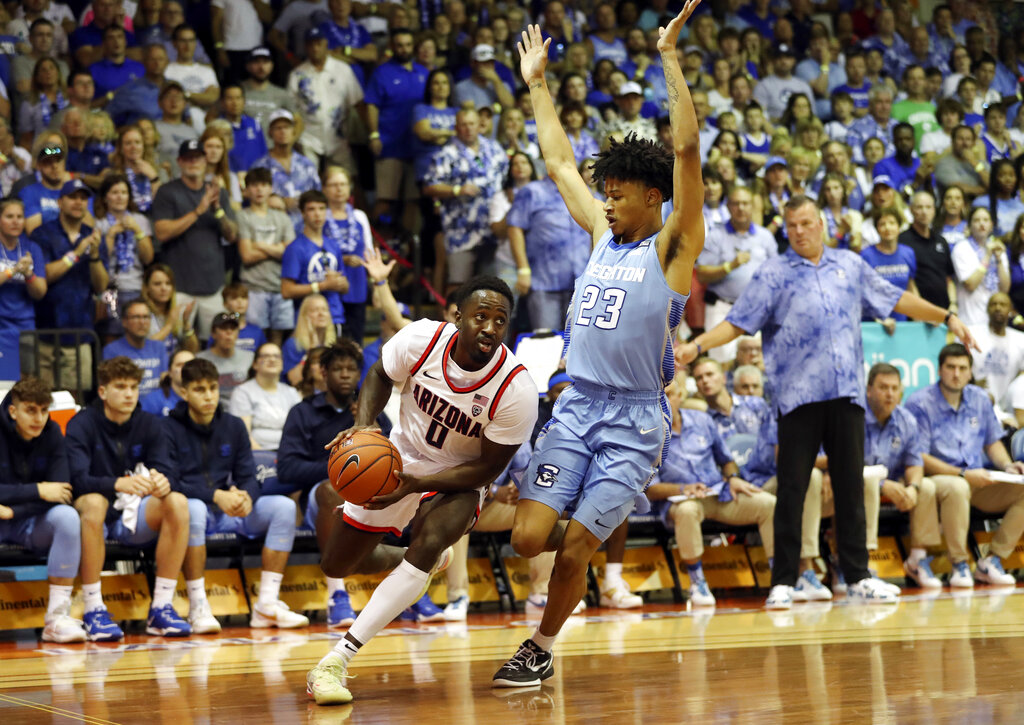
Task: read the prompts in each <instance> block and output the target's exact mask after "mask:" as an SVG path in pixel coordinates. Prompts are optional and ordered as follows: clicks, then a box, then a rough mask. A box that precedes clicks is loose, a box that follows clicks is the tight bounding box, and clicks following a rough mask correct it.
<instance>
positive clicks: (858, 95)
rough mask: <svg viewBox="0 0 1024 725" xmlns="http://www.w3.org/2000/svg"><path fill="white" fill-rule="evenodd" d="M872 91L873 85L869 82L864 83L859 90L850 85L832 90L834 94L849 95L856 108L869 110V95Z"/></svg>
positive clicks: (846, 84)
mask: <svg viewBox="0 0 1024 725" xmlns="http://www.w3.org/2000/svg"><path fill="white" fill-rule="evenodd" d="M870 91H871V84H870V83H868V82H867V81H863V82H862V83H861V84H860V86H859V87H858V88H854V87H853V86H851V85H849V84H848V83H844V84H842V85H841V86H836V87H835V88H834V89H832V93H833V94H836V93H849V94H850V98H852V99H853V107H854V108H867V107H868V93H869V92H870Z"/></svg>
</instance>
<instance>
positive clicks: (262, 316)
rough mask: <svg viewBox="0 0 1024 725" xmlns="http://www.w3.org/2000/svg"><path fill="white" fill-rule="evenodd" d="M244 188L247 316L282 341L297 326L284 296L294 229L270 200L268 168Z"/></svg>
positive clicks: (241, 239) (241, 237)
mask: <svg viewBox="0 0 1024 725" xmlns="http://www.w3.org/2000/svg"><path fill="white" fill-rule="evenodd" d="M229 88H230V87H229ZM260 137H261V138H262V134H261V135H260ZM245 189H246V194H247V196H248V197H249V206H248V207H247V208H245V209H243V210H242V211H241V212H239V214H238V254H239V257H241V261H242V269H241V273H240V278H241V280H242V282H244V283H245V285H246V287H247V288H248V289H249V309H248V319H249V320H250V321H251V322H250V324H251V325H255V326H256V327H258V328H260V329H262V330H263V331H264V333H265V334H266V335H269V339H270V340H271V341H272V342H276V343H277V344H280V343H281V341H282V340H283V339H284V332H285V331H286V330H291V329H292V328H293V327H295V306H294V305H293V304H292V303H291V302H290V301H288V300H286V299H284V298H283V297H282V296H281V258H282V256H283V255H284V251H285V249H286V247H287V246H288V244H289V243H290V242H291V241H292V240H293V239H295V229H294V228H293V227H292V224H291V220H290V219H289V218H288V215H287V214H285V213H284V212H283V211H281V210H279V209H271V208H270V206H269V204H268V201H269V200H270V195H271V194H272V193H273V186H272V185H271V178H270V171H269V170H268V169H264V168H257V169H253V170H252V171H250V172H249V173H248V174H246V176H245Z"/></svg>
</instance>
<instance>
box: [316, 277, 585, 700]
mask: <svg viewBox="0 0 1024 725" xmlns="http://www.w3.org/2000/svg"><path fill="white" fill-rule="evenodd" d="M457 294H458V312H457V313H456V322H455V324H451V323H444V322H434V321H431V320H420V321H418V322H414V323H412V324H410V325H407V326H406V327H404V328H402V329H401V330H399V331H398V332H397V333H396V334H395V335H394V337H392V338H391V339H390V340H389V341H388V342H387V343H385V345H384V346H383V348H382V349H381V359H380V360H378V361H377V362H376V363H375V364H374V366H373V367H372V368H371V369H370V372H369V373H368V374H367V376H366V381H365V382H364V383H363V387H362V390H361V391H360V393H359V408H358V412H357V413H356V419H355V425H354V426H353V427H352V428H349V429H348V430H346V431H343V432H341V433H339V434H338V436H337V437H336V438H335V439H334V441H332V443H331V444H329V445H328V448H330V447H331V446H333V445H335V444H337V443H339V442H341V441H344V440H345V439H346V438H348V437H350V436H351V435H352V434H353V433H355V432H356V431H361V430H376V426H375V425H374V424H373V421H374V420H376V418H377V416H378V415H379V414H380V413H381V411H382V410H384V405H385V404H386V403H387V401H388V397H389V396H390V395H391V390H392V388H393V387H395V386H398V387H399V388H400V389H401V391H402V398H401V407H400V409H399V420H398V424H397V425H396V426H395V428H394V430H393V431H392V432H391V442H392V443H394V445H395V447H396V448H397V449H398V452H399V453H400V454H401V456H402V462H403V468H404V472H403V473H401V474H399V478H400V483H399V486H398V488H397V489H395V491H393V492H392V493H390V494H387V495H382V496H377V497H375V498H373V499H371V500H370V502H369V503H367V504H366V506H365V507H364V506H357V505H355V504H352V503H345V505H344V506H343V507H339V509H338V510H337V511H336V513H335V520H334V524H333V526H332V527H331V533H330V539H329V541H328V544H327V546H326V548H325V550H324V553H323V559H322V561H321V567H322V568H323V570H324V573H325V574H327V576H331V577H344V576H349V575H351V574H370V573H374V572H379V571H385V570H388V569H392V570H393V571H392V572H391V574H389V575H388V577H387V578H386V579H385V580H384V581H383V582H381V584H380V586H378V587H377V589H376V590H375V591H374V593H373V596H372V597H371V598H370V601H369V602H368V603H367V605H366V607H364V608H363V611H362V612H360V613H359V616H358V617H357V618H356V621H355V623H354V624H353V625H352V626H351V627H350V628H349V630H348V632H347V633H346V634H345V636H344V637H343V638H342V639H341V640H340V641H339V642H338V644H336V645H335V647H334V649H332V650H331V652H329V653H328V654H327V656H325V657H324V658H323V659H322V660H321V661H320V663H319V664H318V665H317V666H316V667H314V668H313V669H312V670H310V671H309V673H308V675H307V676H306V689H307V692H308V694H309V695H310V697H312V698H313V699H314V700H316V702H317V704H318V705H334V704H344V703H346V702H349V701H351V700H352V694H351V693H350V692H349V690H348V689H347V688H346V687H345V679H346V678H348V677H349V675H348V671H347V669H346V668H347V665H348V663H349V661H350V660H351V659H352V657H354V656H355V654H356V653H357V652H358V651H359V649H360V647H362V646H363V645H364V644H366V643H367V642H368V641H370V638H371V637H373V636H374V635H376V634H377V632H379V631H380V630H381V629H383V628H384V627H385V626H387V625H388V624H390V623H391V621H392V620H393V619H395V617H397V616H398V615H399V614H401V612H402V611H403V610H404V609H406V607H409V606H410V605H411V604H412V603H413V602H415V601H416V600H418V599H419V598H420V597H421V596H422V595H423V592H424V591H425V590H426V588H427V585H428V583H429V581H430V577H431V575H432V574H433V573H434V572H435V571H438V570H440V569H442V568H444V567H446V566H447V564H448V558H449V557H450V556H451V551H450V549H449V548H448V547H450V546H451V545H452V544H454V543H455V542H456V541H458V540H459V538H461V537H462V535H463V534H465V533H466V532H467V531H468V530H469V529H470V528H471V527H472V525H473V523H474V522H475V520H476V515H477V514H478V513H479V507H480V504H481V502H482V500H483V493H484V491H485V490H486V487H487V486H489V485H490V484H491V483H492V482H493V481H494V480H495V479H496V478H497V477H498V475H499V474H500V473H501V472H502V471H503V470H504V468H505V466H506V465H508V463H509V461H511V460H512V456H513V455H514V454H515V452H516V451H517V450H518V449H519V446H520V445H522V443H523V442H524V441H525V440H527V439H528V438H529V437H530V434H531V432H532V431H533V426H534V423H535V422H536V420H537V396H538V394H537V387H536V385H534V383H533V380H532V379H531V378H530V375H529V373H527V372H526V368H524V367H523V366H522V365H520V364H519V361H518V360H516V358H515V357H514V356H513V355H512V353H511V351H510V350H509V349H508V348H507V347H505V345H504V344H502V342H501V341H502V340H503V339H505V333H506V332H507V330H508V324H509V320H510V319H511V315H512V306H513V303H512V291H511V290H510V289H509V287H508V285H507V284H505V283H504V282H503V281H501V280H500V279H498V278H496V277H476V278H474V279H472V280H470V281H469V282H467V283H466V285H464V286H463V287H462V289H461V290H459V292H458V293H457ZM410 521H412V538H411V542H410V544H409V548H408V549H403V548H400V547H397V546H387V545H384V544H382V543H381V539H382V538H383V537H384V534H385V533H388V532H391V533H394V534H396V535H397V534H401V532H402V530H403V529H404V528H405V527H406V525H408V524H409V522H410ZM577 601H578V600H577Z"/></svg>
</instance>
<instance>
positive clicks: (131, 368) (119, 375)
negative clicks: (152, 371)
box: [96, 355, 142, 385]
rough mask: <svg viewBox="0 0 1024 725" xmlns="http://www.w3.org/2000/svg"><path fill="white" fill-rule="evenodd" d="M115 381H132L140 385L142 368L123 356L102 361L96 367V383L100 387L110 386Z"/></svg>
mask: <svg viewBox="0 0 1024 725" xmlns="http://www.w3.org/2000/svg"><path fill="white" fill-rule="evenodd" d="M115 380H134V381H135V382H137V383H141V382H142V368H140V367H139V366H138V365H136V364H135V362H134V361H133V360H132V359H131V358H127V357H125V356H124V355H118V356H117V357H112V358H110V359H109V360H104V361H103V362H101V363H100V364H99V365H98V366H97V367H96V381H97V382H98V383H99V384H100V385H110V384H111V383H112V382H114V381H115Z"/></svg>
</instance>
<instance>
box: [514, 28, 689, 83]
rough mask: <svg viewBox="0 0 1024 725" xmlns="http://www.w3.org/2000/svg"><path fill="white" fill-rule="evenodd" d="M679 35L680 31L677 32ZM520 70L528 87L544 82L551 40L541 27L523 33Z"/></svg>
mask: <svg viewBox="0 0 1024 725" xmlns="http://www.w3.org/2000/svg"><path fill="white" fill-rule="evenodd" d="M676 35H679V31H678V30H677V31H676ZM518 45H519V58H520V60H519V69H520V71H522V74H523V80H524V81H525V82H526V85H530V81H534V80H544V69H545V68H547V67H548V46H549V45H551V38H548V39H547V40H544V37H543V36H542V35H541V34H540V26H539V25H530V26H529V27H527V28H526V30H524V31H523V40H522V42H520V43H519V44H518Z"/></svg>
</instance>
